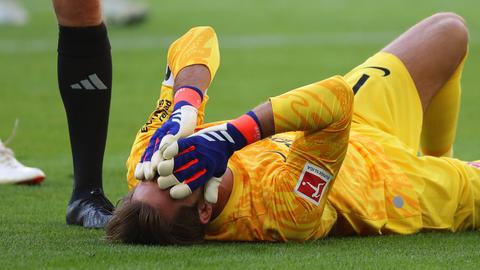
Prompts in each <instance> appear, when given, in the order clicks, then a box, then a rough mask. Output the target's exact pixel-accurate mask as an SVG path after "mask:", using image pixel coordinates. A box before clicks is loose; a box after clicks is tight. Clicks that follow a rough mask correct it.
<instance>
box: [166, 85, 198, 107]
mask: <svg viewBox="0 0 480 270" xmlns="http://www.w3.org/2000/svg"><path fill="white" fill-rule="evenodd" d="M202 100H203V94H202V92H201V91H200V90H199V89H198V88H196V87H192V86H183V87H181V88H180V89H178V90H177V91H175V97H174V98H173V103H174V104H177V103H180V102H182V101H184V102H188V103H189V104H190V105H192V106H193V107H195V108H197V109H198V108H200V105H202Z"/></svg>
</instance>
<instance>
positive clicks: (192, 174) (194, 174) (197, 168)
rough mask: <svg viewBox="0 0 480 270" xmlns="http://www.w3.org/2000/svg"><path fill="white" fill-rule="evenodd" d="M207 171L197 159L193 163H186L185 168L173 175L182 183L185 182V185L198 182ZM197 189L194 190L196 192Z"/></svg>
mask: <svg viewBox="0 0 480 270" xmlns="http://www.w3.org/2000/svg"><path fill="white" fill-rule="evenodd" d="M206 173H207V170H206V169H205V166H204V165H203V164H201V163H200V162H198V160H197V159H194V160H192V161H191V162H188V163H186V164H185V165H184V166H182V167H180V168H179V169H177V170H175V171H174V172H173V175H175V177H176V178H177V179H178V181H180V182H185V184H188V183H191V182H195V181H198V180H199V178H200V177H202V176H203V175H205V174H206ZM194 189H195V188H192V190H194Z"/></svg>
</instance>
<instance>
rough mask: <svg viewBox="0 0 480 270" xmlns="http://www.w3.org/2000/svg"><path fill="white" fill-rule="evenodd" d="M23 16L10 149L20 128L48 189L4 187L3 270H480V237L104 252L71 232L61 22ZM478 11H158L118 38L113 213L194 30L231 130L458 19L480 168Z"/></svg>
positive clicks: (463, 125) (469, 5) (180, 6)
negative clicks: (269, 102)
mask: <svg viewBox="0 0 480 270" xmlns="http://www.w3.org/2000/svg"><path fill="white" fill-rule="evenodd" d="M21 2H22V3H24V4H25V5H26V6H27V7H28V9H29V10H30V15H31V22H30V24H28V25H27V26H25V27H16V28H9V27H0V138H5V137H7V136H8V134H9V131H10V129H11V126H12V124H13V122H14V119H15V118H16V117H19V118H20V119H21V124H20V128H19V130H18V135H17V137H16V138H15V140H14V142H13V144H12V145H11V146H12V148H13V149H14V150H15V151H16V154H17V157H18V159H19V160H21V161H23V162H25V163H26V164H29V165H35V166H38V167H41V168H42V169H44V170H45V172H46V173H47V175H48V178H47V179H46V181H45V183H44V184H43V185H42V186H40V187H20V186H0V269H15V268H21V269H39V268H94V267H100V268H112V269H122V268H124V269H132V268H133V269H144V268H152V267H155V268H157V269H173V268H175V269H183V268H208V269H210V268H211V269H243V268H262V269H264V268H266V269H299V268H301V267H304V268H308V269H313V268H337V269H340V268H342V269H344V268H380V269H384V268H385V269H390V268H397V269H398V268H405V269H410V268H419V269H432V268H433V269H435V268H461V269H467V268H470V269H476V268H478V267H479V266H480V259H479V255H480V254H479V247H480V237H479V234H478V233H475V232H470V233H459V234H448V233H444V234H422V235H416V236H408V237H402V236H395V237H369V238H357V237H353V238H340V239H325V240H322V241H317V242H311V243H308V244H237V243H229V244H222V243H212V244H205V245H201V246H195V247H188V248H187V247H168V248H159V247H136V246H123V245H111V244H109V243H107V242H105V241H104V240H103V239H102V237H103V232H102V231H95V230H93V231H92V230H84V229H81V228H77V227H67V226H66V225H65V222H64V215H65V207H66V202H67V200H68V198H69V195H70V192H71V185H72V166H71V157H70V152H69V151H70V150H69V144H68V136H67V129H66V120H65V115H64V111H63V107H62V104H61V101H60V97H59V94H58V90H57V86H56V52H55V50H56V45H55V44H56V32H57V28H56V22H55V19H54V15H53V12H52V11H51V9H50V3H49V2H48V1H39V0H29V1H26V0H25V1H21ZM479 10H480V4H479V2H478V1H473V0H472V1H451V0H450V1H447V0H441V1H440V0H428V1H418V0H416V1H410V0H409V1H378V0H377V1H335V0H331V1H313V0H311V1H274V0H270V1H266V0H265V1H259V0H257V1H253V0H252V1H194V0H190V1H169V2H167V1H151V14H150V15H151V16H150V18H149V20H148V21H147V23H146V24H143V25H142V26H140V27H136V28H130V29H121V28H111V29H110V36H111V39H112V46H113V56H114V92H113V98H112V109H111V121H110V132H109V138H108V145H107V152H106V157H105V172H104V175H105V181H104V182H105V190H106V192H107V194H108V195H109V197H110V198H112V199H113V200H117V199H119V198H120V197H121V196H122V195H123V194H125V192H126V190H127V188H126V184H125V177H124V175H125V168H124V162H125V160H126V158H127V155H128V153H129V147H130V144H131V142H132V140H133V136H134V135H135V132H136V130H137V128H139V127H140V126H141V125H142V123H143V121H144V120H145V119H146V116H147V114H148V113H149V112H150V111H151V110H152V108H153V105H154V102H155V99H156V96H157V95H158V89H159V84H160V81H161V78H162V77H163V75H162V73H163V70H164V59H165V52H166V49H167V46H168V42H170V41H172V40H173V39H174V38H175V37H176V36H178V35H180V34H181V33H183V32H184V31H185V30H187V29H188V28H189V27H191V26H195V25H212V26H214V27H215V28H216V30H217V34H218V35H219V39H220V43H221V48H222V51H221V52H222V65H221V68H220V70H219V72H218V73H217V77H216V79H215V82H214V84H213V85H212V87H211V88H210V90H209V94H210V96H211V102H210V104H209V107H208V109H207V120H220V119H224V118H231V117H234V116H236V115H239V114H241V113H243V112H245V111H246V110H248V109H249V108H250V107H252V106H254V105H256V104H258V103H259V102H261V101H262V100H264V99H265V98H266V97H268V96H270V95H274V94H278V93H281V92H282V91H284V90H288V89H291V88H293V87H296V86H300V85H304V84H307V83H310V82H313V81H316V80H319V79H321V78H323V77H326V76H329V75H333V74H337V73H340V74H342V73H345V72H347V71H348V70H349V69H350V68H352V67H354V66H355V65H357V64H359V63H360V62H361V61H362V60H364V59H365V58H366V57H368V56H369V55H371V54H373V53H374V52H375V51H377V50H379V49H380V48H382V46H384V45H385V44H386V43H387V42H389V40H390V39H392V38H393V37H395V36H396V35H398V34H400V33H401V32H402V31H404V30H405V29H407V28H408V27H409V26H411V25H412V24H414V23H415V22H417V21H418V20H420V19H421V18H423V17H426V16H428V15H431V14H433V13H434V12H437V11H455V12H458V13H460V14H461V15H462V16H464V17H465V18H466V20H467V22H468V24H469V26H470V33H471V46H470V58H469V61H468V63H467V64H466V70H465V73H464V84H463V86H464V91H463V93H464V96H463V107H462V112H461V120H460V126H459V132H458V139H457V142H456V153H457V155H458V156H459V157H461V158H463V159H474V158H477V159H478V158H480V140H479V139H478V138H479V136H478V134H479V133H480V125H479V124H478V123H479V121H478V118H479V114H480V106H479V104H480V89H479V87H478V85H479V83H480V77H479V76H478V74H479V72H480V50H479V49H480V34H479V33H480V17H479ZM276 41H278V42H276ZM233 97H234V98H233Z"/></svg>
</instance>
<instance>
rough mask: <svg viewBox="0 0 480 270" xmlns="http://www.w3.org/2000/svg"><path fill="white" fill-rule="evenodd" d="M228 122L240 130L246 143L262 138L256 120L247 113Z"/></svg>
mask: <svg viewBox="0 0 480 270" xmlns="http://www.w3.org/2000/svg"><path fill="white" fill-rule="evenodd" d="M230 124H232V125H233V126H234V127H235V128H236V129H238V131H240V133H241V134H242V135H243V137H244V138H245V140H246V141H247V144H251V143H254V142H256V141H258V140H260V139H261V138H262V135H261V131H260V127H259V126H258V123H257V121H256V120H255V119H254V118H253V117H252V116H250V115H249V114H244V115H242V116H240V117H239V118H237V119H235V120H232V121H230Z"/></svg>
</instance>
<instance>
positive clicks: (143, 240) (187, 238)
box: [105, 193, 205, 245]
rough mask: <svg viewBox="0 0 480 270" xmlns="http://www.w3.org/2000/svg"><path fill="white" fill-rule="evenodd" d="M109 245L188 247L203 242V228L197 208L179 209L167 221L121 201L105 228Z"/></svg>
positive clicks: (129, 201) (150, 209)
mask: <svg viewBox="0 0 480 270" xmlns="http://www.w3.org/2000/svg"><path fill="white" fill-rule="evenodd" d="M105 230H106V239H107V240H109V241H112V242H121V243H127V244H147V245H172V244H178V245H189V244H196V243H200V242H202V241H203V237H204V235H205V225H204V224H202V223H201V222H200V218H199V215H198V211H197V206H196V205H195V206H182V207H180V208H179V210H178V212H177V213H176V214H175V216H174V218H173V219H172V221H170V222H169V221H168V220H167V219H165V218H164V217H163V216H162V213H161V212H160V211H158V210H157V209H156V208H154V207H153V206H151V205H149V204H147V203H144V202H140V201H133V200H132V193H131V194H129V195H127V196H126V197H125V198H123V200H122V203H121V204H120V206H119V207H118V208H117V209H116V210H115V212H114V213H113V216H112V219H110V221H109V222H108V224H107V226H106V227H105Z"/></svg>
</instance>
